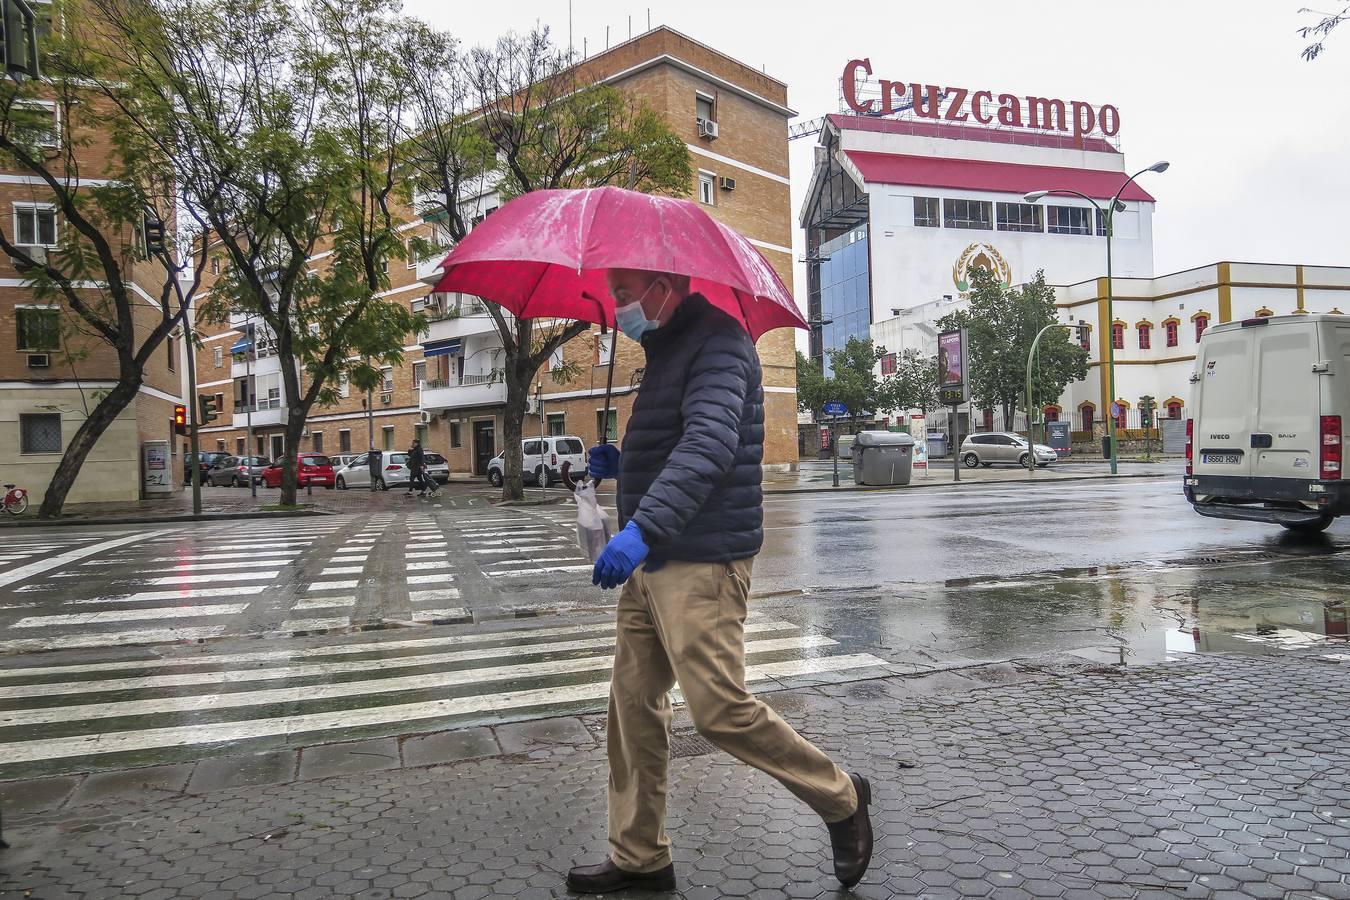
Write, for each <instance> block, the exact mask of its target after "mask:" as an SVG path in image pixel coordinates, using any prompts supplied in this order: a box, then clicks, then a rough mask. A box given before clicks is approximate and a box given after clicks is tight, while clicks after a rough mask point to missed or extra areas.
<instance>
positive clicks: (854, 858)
mask: <svg viewBox="0 0 1350 900" xmlns="http://www.w3.org/2000/svg"><path fill="white" fill-rule="evenodd" d="M848 777H849V778H850V779H852V780H853V789H854V790H855V791H857V793H858V811H857V812H855V813H854V814H853V815H851V816H849V817H848V818H847V819H842V820H840V821H838V822H828V823H826V826H827V827H828V828H829V829H830V847H831V849H833V850H834V876H835V877H836V878H838V879H839V883H840V884H842V885H843V886H844V887H846V888H851V887H853V886H854V885H855V884H857V883H858V882H859V881H862V877H863V873H864V872H866V871H867V866H868V864H869V863H871V862H872V817H871V815H870V814H869V813H868V811H867V807H868V805H869V804H870V803H871V802H872V786H871V785H870V784H868V783H867V779H866V778H864V777H862V776H861V775H856V774H851V773H850V774H849V776H848Z"/></svg>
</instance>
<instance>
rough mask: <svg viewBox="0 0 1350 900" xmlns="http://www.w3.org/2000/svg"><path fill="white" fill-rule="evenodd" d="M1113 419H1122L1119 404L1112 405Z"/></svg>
mask: <svg viewBox="0 0 1350 900" xmlns="http://www.w3.org/2000/svg"><path fill="white" fill-rule="evenodd" d="M1111 418H1113V419H1119V418H1120V404H1119V403H1112V404H1111Z"/></svg>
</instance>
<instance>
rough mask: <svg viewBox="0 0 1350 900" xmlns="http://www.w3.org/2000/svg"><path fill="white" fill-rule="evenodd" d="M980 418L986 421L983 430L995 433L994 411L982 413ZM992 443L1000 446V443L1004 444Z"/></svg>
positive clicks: (987, 410) (988, 410)
mask: <svg viewBox="0 0 1350 900" xmlns="http://www.w3.org/2000/svg"><path fill="white" fill-rule="evenodd" d="M980 418H981V419H983V420H984V421H983V423H982V424H983V428H984V430H985V431H993V430H994V411H993V410H992V409H986V410H983V411H981V413H980ZM990 443H993V444H998V443H1002V442H1001V441H990Z"/></svg>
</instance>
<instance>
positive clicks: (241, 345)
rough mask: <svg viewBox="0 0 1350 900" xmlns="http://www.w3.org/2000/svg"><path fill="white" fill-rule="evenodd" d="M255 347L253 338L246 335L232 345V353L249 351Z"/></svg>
mask: <svg viewBox="0 0 1350 900" xmlns="http://www.w3.org/2000/svg"><path fill="white" fill-rule="evenodd" d="M252 349H253V338H251V337H249V336H248V335H244V336H243V337H241V338H240V339H239V340H237V341H235V342H234V343H233V344H231V345H230V352H231V353H247V352H248V351H250V350H252Z"/></svg>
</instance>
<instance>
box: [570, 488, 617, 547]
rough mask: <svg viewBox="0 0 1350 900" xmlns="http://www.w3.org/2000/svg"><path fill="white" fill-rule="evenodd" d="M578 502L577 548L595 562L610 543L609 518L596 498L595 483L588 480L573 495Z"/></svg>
mask: <svg viewBox="0 0 1350 900" xmlns="http://www.w3.org/2000/svg"><path fill="white" fill-rule="evenodd" d="M572 497H573V498H574V499H575V500H576V502H577V546H578V547H580V548H581V552H582V553H584V554H586V558H587V559H589V560H590V561H591V562H595V561H596V560H597V559H599V558H600V553H601V552H602V551H603V550H604V549H605V544H608V543H609V536H610V535H609V517H608V516H606V515H605V513H604V511H603V510H601V509H600V501H599V500H597V499H596V497H595V482H593V481H591V480H589V479H587V480H586V481H584V482H583V483H581V484H578V485H577V489H576V490H575V491H574V492H573V493H572Z"/></svg>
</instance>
